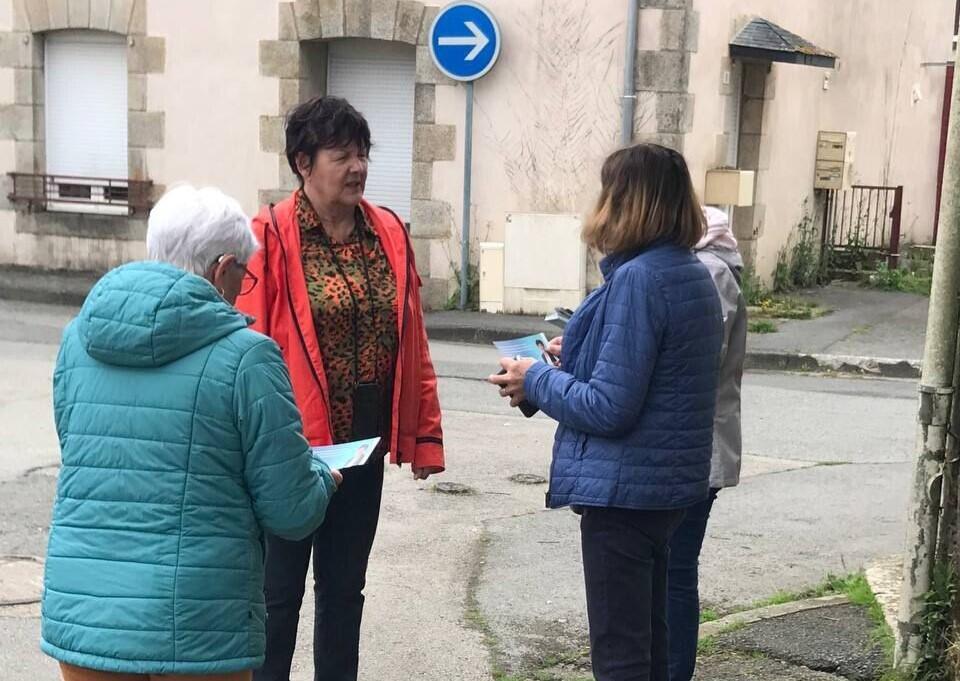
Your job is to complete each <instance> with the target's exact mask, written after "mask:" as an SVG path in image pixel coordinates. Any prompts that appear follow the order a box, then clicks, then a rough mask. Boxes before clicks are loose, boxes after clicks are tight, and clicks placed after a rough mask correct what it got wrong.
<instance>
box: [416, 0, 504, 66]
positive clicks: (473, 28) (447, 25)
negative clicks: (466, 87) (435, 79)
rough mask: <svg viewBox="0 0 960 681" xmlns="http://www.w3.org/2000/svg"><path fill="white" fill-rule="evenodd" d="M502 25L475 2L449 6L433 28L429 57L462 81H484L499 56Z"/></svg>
mask: <svg viewBox="0 0 960 681" xmlns="http://www.w3.org/2000/svg"><path fill="white" fill-rule="evenodd" d="M500 45H501V40H500V26H499V25H498V24H497V20H496V19H495V18H494V17H493V14H491V13H490V11H489V10H488V9H487V8H485V7H483V6H482V5H479V4H477V3H475V2H454V3H452V4H450V5H447V6H446V7H444V8H443V9H442V10H440V13H439V14H438V15H437V18H436V19H434V21H433V25H432V26H431V27H430V54H431V56H432V57H433V62H434V63H435V64H436V65H437V68H438V69H440V70H441V71H442V72H443V73H444V74H445V75H447V76H449V77H450V78H453V79H454V80H459V81H463V82H466V81H471V80H476V79H478V78H482V77H483V76H485V75H486V74H487V73H489V72H490V69H492V68H493V65H494V64H495V63H496V62H497V57H499V56H500Z"/></svg>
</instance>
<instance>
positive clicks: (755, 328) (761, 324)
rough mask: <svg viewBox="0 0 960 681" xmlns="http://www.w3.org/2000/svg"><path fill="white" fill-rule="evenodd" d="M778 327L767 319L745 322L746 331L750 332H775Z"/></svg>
mask: <svg viewBox="0 0 960 681" xmlns="http://www.w3.org/2000/svg"><path fill="white" fill-rule="evenodd" d="M779 330H780V329H779V328H778V327H777V325H776V324H774V323H773V322H772V321H770V320H769V319H755V320H753V321H750V322H748V323H747V331H749V332H750V333H760V334H765V333H776V332H777V331H779Z"/></svg>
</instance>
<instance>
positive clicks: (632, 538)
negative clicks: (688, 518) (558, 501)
mask: <svg viewBox="0 0 960 681" xmlns="http://www.w3.org/2000/svg"><path fill="white" fill-rule="evenodd" d="M681 518H683V510H678V511H631V510H627V509H619V508H584V509H583V518H582V519H581V521H580V540H581V543H582V550H583V575H584V578H585V580H586V587H587V619H588V620H589V622H590V653H591V657H592V661H593V675H594V678H596V679H597V681H667V679H668V666H669V659H668V658H669V655H668V653H669V643H668V630H667V612H666V610H667V567H668V562H669V552H670V548H669V546H670V536H671V535H672V534H673V531H674V530H675V529H676V527H677V525H678V524H679V523H680V520H681Z"/></svg>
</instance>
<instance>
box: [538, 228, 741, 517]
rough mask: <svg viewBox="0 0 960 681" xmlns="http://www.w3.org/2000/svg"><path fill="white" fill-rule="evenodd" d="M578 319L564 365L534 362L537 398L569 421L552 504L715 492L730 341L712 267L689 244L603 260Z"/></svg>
mask: <svg viewBox="0 0 960 681" xmlns="http://www.w3.org/2000/svg"><path fill="white" fill-rule="evenodd" d="M601 268H602V270H603V274H604V279H605V283H604V285H603V286H601V287H600V288H599V289H597V290H596V291H594V292H593V294H591V295H590V296H589V297H588V298H587V300H585V301H584V303H583V304H582V305H581V306H580V308H579V309H578V310H577V313H576V314H575V315H574V316H573V318H572V319H571V320H570V323H569V324H568V326H567V329H566V331H565V333H564V338H563V355H562V357H561V360H562V365H563V369H562V370H561V369H557V368H552V367H548V366H547V365H546V364H543V363H538V364H535V365H534V366H533V367H532V368H531V369H530V371H529V372H528V373H527V378H526V384H525V388H526V393H527V399H528V400H529V401H530V402H532V403H533V404H535V405H536V406H538V407H540V409H541V410H543V411H544V413H546V414H547V415H549V416H551V417H553V418H554V419H556V420H557V421H558V422H559V424H560V425H559V427H558V428H557V435H556V440H555V443H554V449H553V466H552V470H551V475H550V491H549V493H548V495H547V505H548V506H550V507H551V508H558V507H561V506H568V505H573V506H604V507H606V506H609V507H615V508H627V509H642V510H662V509H677V508H683V507H686V506H690V505H692V504H695V503H697V502H699V501H702V500H703V499H706V497H707V491H708V480H709V477H710V455H711V442H712V434H713V412H714V405H715V403H716V392H717V370H718V366H719V358H720V349H721V344H722V342H723V321H722V316H721V311H720V302H719V299H718V298H717V292H716V288H715V287H714V285H713V282H712V280H711V278H710V273H709V272H708V271H707V269H706V268H705V267H704V266H703V265H702V264H701V263H700V262H699V261H698V260H697V258H696V256H694V255H693V254H692V253H691V252H690V250H689V249H686V248H680V247H678V246H673V245H657V246H652V247H650V248H648V249H646V250H644V251H642V252H641V253H640V254H639V255H638V254H636V253H633V254H630V255H626V256H625V255H613V256H610V257H608V258H606V259H604V261H603V262H602V263H601Z"/></svg>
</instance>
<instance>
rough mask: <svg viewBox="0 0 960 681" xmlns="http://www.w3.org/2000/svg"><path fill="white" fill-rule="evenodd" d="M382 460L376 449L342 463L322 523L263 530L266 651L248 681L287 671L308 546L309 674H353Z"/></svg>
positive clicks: (329, 679) (326, 678) (283, 676)
mask: <svg viewBox="0 0 960 681" xmlns="http://www.w3.org/2000/svg"><path fill="white" fill-rule="evenodd" d="M383 467H384V461H383V458H382V457H376V458H375V459H374V460H371V461H370V462H369V463H368V464H367V465H365V466H359V467H356V468H346V469H344V470H343V471H342V473H343V484H342V485H341V486H340V489H339V490H338V491H337V493H336V494H334V495H333V499H332V500H331V502H330V506H329V507H328V508H327V515H326V518H325V520H324V521H323V525H321V526H320V528H319V529H318V530H317V531H316V532H314V533H313V535H312V536H310V537H308V538H307V539H304V540H302V541H287V540H285V539H281V538H279V537H274V536H267V563H266V575H265V579H264V594H265V598H266V604H267V652H266V661H265V662H264V665H263V668H262V669H259V670H257V671H256V672H255V673H254V679H255V681H289V679H290V665H291V662H292V660H293V653H294V649H295V648H296V644H297V626H298V624H299V622H300V604H301V603H302V602H303V594H304V590H305V585H304V583H305V581H306V577H307V567H308V566H309V563H310V554H311V552H312V553H313V575H314V596H315V599H316V621H315V623H314V628H313V664H314V677H313V678H314V679H315V681H355V680H356V678H357V665H358V660H359V651H360V621H361V619H362V617H363V601H364V596H363V588H364V586H365V585H366V576H367V561H368V559H369V557H370V550H371V549H372V548H373V539H374V537H375V536H376V533H377V521H378V520H379V517H380V498H381V496H382V493H383Z"/></svg>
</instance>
